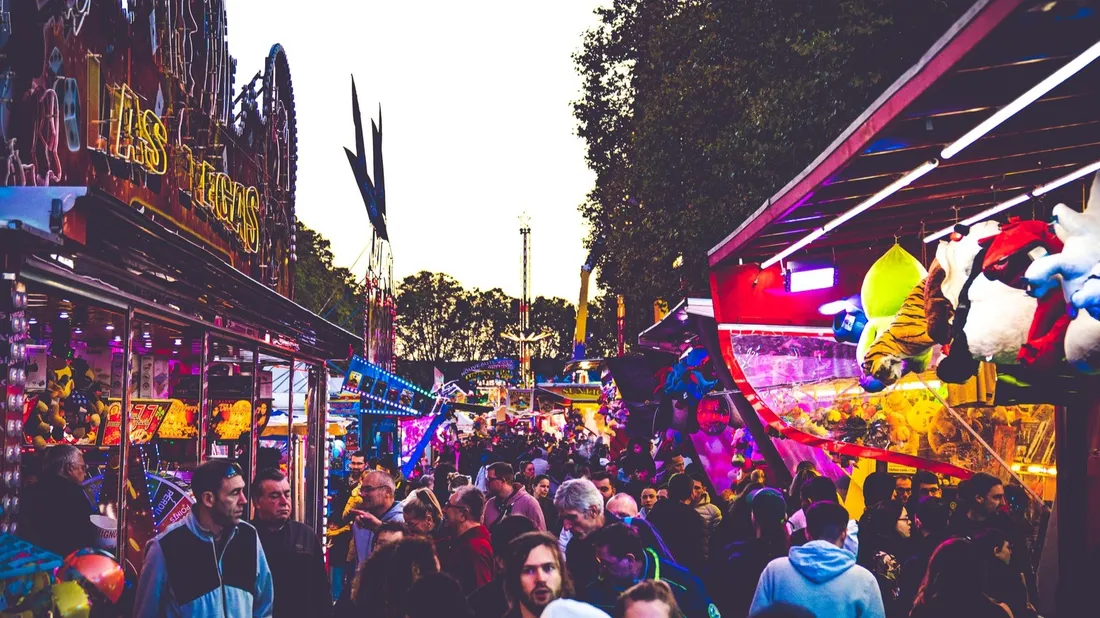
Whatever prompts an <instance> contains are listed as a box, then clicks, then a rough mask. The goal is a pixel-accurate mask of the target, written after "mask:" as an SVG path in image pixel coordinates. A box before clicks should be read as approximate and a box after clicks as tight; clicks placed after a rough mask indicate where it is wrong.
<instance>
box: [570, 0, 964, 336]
mask: <svg viewBox="0 0 1100 618" xmlns="http://www.w3.org/2000/svg"><path fill="white" fill-rule="evenodd" d="M972 1H973V0H906V1H903V2H898V1H897V0H782V1H780V0H723V1H722V2H714V1H711V0H614V1H613V2H612V3H611V5H610V6H607V7H604V8H600V9H597V11H596V13H597V14H598V16H599V19H600V21H599V24H598V25H597V26H595V27H594V28H593V29H591V30H590V31H588V32H587V33H586V34H585V38H584V45H583V48H582V49H581V50H580V51H579V52H578V53H577V54H576V55H575V56H574V62H575V65H576V68H577V71H578V72H579V73H580V74H581V76H582V78H583V81H584V87H583V91H582V93H581V96H580V99H579V100H578V101H576V102H575V103H574V114H575V116H576V118H577V121H578V134H579V135H580V137H582V138H583V139H584V140H585V141H586V143H587V161H588V164H589V166H590V167H591V168H592V169H593V170H594V171H595V172H596V185H595V187H594V188H593V189H592V191H591V192H590V193H589V195H588V197H587V199H586V201H585V202H584V203H583V204H582V205H581V206H580V210H581V212H582V214H583V215H584V216H585V218H586V219H587V220H588V221H589V223H590V224H591V236H590V238H589V243H591V242H592V241H594V240H595V239H597V238H600V239H602V240H603V241H604V242H605V243H606V247H607V250H606V251H605V252H604V254H603V257H602V258H601V260H600V262H599V280H600V283H601V285H602V286H603V287H604V288H605V289H607V290H609V291H610V292H613V293H616V294H623V295H624V296H625V297H626V299H627V309H628V313H627V315H628V326H627V329H626V332H627V333H628V340H630V339H632V338H633V335H636V334H637V333H638V332H640V331H641V330H643V329H644V328H645V327H646V326H647V325H648V324H649V323H650V322H651V321H652V311H651V308H652V303H653V301H654V300H655V299H657V298H664V299H666V300H668V301H670V302H674V301H675V299H676V298H677V297H682V296H686V295H690V294H697V295H698V294H701V295H703V296H709V295H710V294H709V287H708V283H707V277H708V273H707V261H706V258H707V251H708V250H709V249H710V248H711V247H712V246H714V245H715V244H717V243H718V242H719V241H721V239H722V238H724V237H725V235H726V234H728V233H730V232H731V231H733V230H734V229H735V228H736V227H737V226H738V225H739V224H740V223H741V222H742V221H744V220H745V218H746V217H747V216H749V215H750V214H751V213H753V212H754V211H755V210H756V209H757V208H759V207H760V206H761V204H763V203H764V202H765V200H767V199H768V198H769V197H770V196H771V195H772V194H774V193H775V192H776V191H777V190H778V189H780V188H781V187H782V186H783V185H784V184H785V183H786V182H787V181H788V180H789V179H790V178H792V177H794V176H795V175H797V174H798V172H800V171H801V170H802V168H804V167H805V166H806V165H807V164H808V163H810V161H812V160H813V158H814V157H815V156H817V155H818V154H819V153H820V152H821V151H822V150H823V149H824V148H825V147H826V146H827V145H828V144H829V142H830V141H832V140H833V139H834V138H835V137H836V136H837V135H838V134H839V133H840V132H841V131H842V130H843V129H844V128H845V127H846V126H847V125H848V124H850V123H851V122H852V121H853V120H854V119H855V118H856V117H857V116H858V115H859V114H860V113H861V112H862V111H863V110H864V109H865V108H866V107H867V105H869V104H870V103H871V101H872V100H873V99H874V98H875V97H877V96H878V95H879V94H881V92H882V91H883V90H884V89H885V88H886V87H887V86H888V85H889V84H890V83H891V82H892V81H893V80H894V79H895V78H896V77H897V76H898V75H900V74H901V73H902V72H903V71H904V70H905V69H907V68H908V67H909V66H910V65H911V64H912V63H913V62H915V61H916V60H917V59H918V58H919V57H920V55H921V54H922V53H923V52H924V51H925V50H926V49H927V48H928V47H929V46H930V45H931V44H932V43H933V42H934V41H935V40H936V39H937V38H938V37H939V36H940V35H942V34H943V32H944V31H945V30H946V29H947V28H948V27H949V26H950V24H951V23H952V22H953V21H954V20H955V19H956V18H957V17H958V16H959V15H961V14H962V12H963V11H965V10H966V8H967V7H969V6H970V4H972ZM674 264H679V266H674Z"/></svg>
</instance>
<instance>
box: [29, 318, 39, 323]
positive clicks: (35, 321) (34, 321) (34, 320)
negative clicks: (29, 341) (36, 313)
mask: <svg viewBox="0 0 1100 618" xmlns="http://www.w3.org/2000/svg"><path fill="white" fill-rule="evenodd" d="M27 324H38V318H28V319H27Z"/></svg>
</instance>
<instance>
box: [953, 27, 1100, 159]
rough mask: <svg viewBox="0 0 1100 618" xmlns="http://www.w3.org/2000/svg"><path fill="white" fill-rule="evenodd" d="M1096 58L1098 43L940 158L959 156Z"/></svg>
mask: <svg viewBox="0 0 1100 618" xmlns="http://www.w3.org/2000/svg"><path fill="white" fill-rule="evenodd" d="M1098 57H1100V42H1097V43H1095V44H1094V45H1093V46H1092V47H1090V48H1088V49H1086V50H1085V51H1084V52H1082V53H1081V55H1079V56H1077V57H1076V58H1074V59H1073V60H1070V61H1069V62H1068V63H1067V64H1066V65H1065V66H1063V67H1062V68H1060V69H1058V70H1057V71H1055V72H1054V73H1052V74H1050V76H1048V77H1047V78H1046V79H1044V80H1043V81H1041V82H1039V83H1038V84H1035V85H1034V86H1032V88H1031V89H1030V90H1028V91H1027V92H1025V93H1023V94H1022V95H1020V96H1019V97H1017V98H1016V100H1015V101H1013V102H1011V103H1009V104H1008V105H1005V106H1004V107H1002V108H1001V109H999V110H997V113H995V114H993V115H992V116H990V117H989V118H986V119H985V121H983V122H982V123H981V124H979V125H978V126H976V127H974V128H973V129H971V130H970V131H969V132H967V133H966V135H963V136H962V137H960V138H959V139H957V140H955V141H954V142H952V143H951V144H950V145H949V146H947V147H946V148H944V149H943V151H942V152H940V158H941V159H944V160H947V159H950V158H951V157H953V156H955V155H957V154H959V153H960V152H962V150H963V149H964V148H966V147H967V146H969V145H971V144H973V143H974V142H976V141H978V140H979V139H981V138H982V136H984V135H985V134H986V133H989V132H990V131H992V130H993V129H995V128H997V126H998V125H1000V124H1001V123H1003V122H1004V121H1006V120H1008V119H1009V118H1011V117H1012V116H1014V115H1015V114H1016V113H1018V112H1019V111H1020V110H1022V109H1024V108H1025V107H1027V106H1028V105H1031V104H1032V103H1034V102H1035V101H1036V100H1038V99H1039V97H1042V96H1043V95H1045V94H1046V93H1048V92H1050V91H1051V90H1053V89H1054V88H1055V87H1056V86H1058V85H1059V84H1061V83H1062V82H1064V81H1066V80H1067V79H1069V78H1070V77H1073V76H1074V75H1075V74H1077V73H1078V72H1079V71H1080V70H1081V69H1083V68H1085V67H1086V66H1088V65H1089V64H1090V63H1091V62H1092V61H1093V60H1096V59H1097V58H1098Z"/></svg>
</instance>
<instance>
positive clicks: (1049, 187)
mask: <svg viewBox="0 0 1100 618" xmlns="http://www.w3.org/2000/svg"><path fill="white" fill-rule="evenodd" d="M1096 170H1100V161H1097V162H1095V163H1090V164H1089V165H1086V166H1085V167H1082V168H1081V169H1079V170H1077V171H1076V172H1073V173H1071V174H1066V175H1065V176H1062V177H1061V178H1059V179H1058V180H1054V181H1051V182H1048V183H1047V184H1045V185H1043V186H1041V187H1039V188H1038V189H1036V190H1034V191H1032V194H1033V195H1034V196H1035V197H1039V196H1040V195H1043V194H1044V193H1050V192H1051V191H1053V190H1055V189H1057V188H1058V187H1061V186H1064V185H1068V184H1069V183H1071V182H1073V181H1074V180H1077V179H1078V178H1081V177H1083V176H1087V175H1089V174H1091V173H1093V172H1095V171H1096Z"/></svg>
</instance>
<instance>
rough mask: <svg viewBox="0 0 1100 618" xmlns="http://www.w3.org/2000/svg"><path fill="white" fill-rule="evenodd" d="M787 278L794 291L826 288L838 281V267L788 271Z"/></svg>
mask: <svg viewBox="0 0 1100 618" xmlns="http://www.w3.org/2000/svg"><path fill="white" fill-rule="evenodd" d="M787 278H788V281H790V289H791V291H792V292H809V291H810V290H824V289H825V288H831V287H833V285H834V284H835V283H836V269H835V268H832V267H829V268H815V269H813V270H798V271H791V272H789V273H787Z"/></svg>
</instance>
